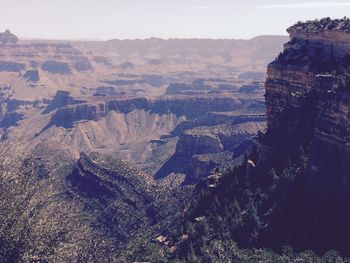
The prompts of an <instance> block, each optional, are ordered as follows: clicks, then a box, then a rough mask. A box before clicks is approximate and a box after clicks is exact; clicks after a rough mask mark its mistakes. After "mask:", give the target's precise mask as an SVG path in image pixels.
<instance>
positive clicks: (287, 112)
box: [266, 19, 350, 191]
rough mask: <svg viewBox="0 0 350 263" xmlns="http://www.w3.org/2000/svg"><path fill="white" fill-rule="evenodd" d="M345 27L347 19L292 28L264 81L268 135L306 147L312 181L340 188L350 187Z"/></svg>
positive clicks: (349, 62) (348, 36) (349, 45)
mask: <svg viewBox="0 0 350 263" xmlns="http://www.w3.org/2000/svg"><path fill="white" fill-rule="evenodd" d="M349 28H350V22H349V20H348V19H343V20H330V19H322V20H320V21H317V22H308V23H304V24H302V23H300V24H296V25H295V26H292V27H291V28H289V29H288V32H290V37H291V40H290V42H288V43H287V44H286V45H285V49H284V52H283V53H282V54H280V56H279V57H278V58H277V59H276V60H275V61H274V62H272V63H271V64H270V65H269V67H268V78H267V80H266V106H267V120H268V128H269V133H270V134H279V135H280V136H281V137H283V138H284V139H283V140H284V141H285V142H288V143H289V144H290V145H291V144H292V143H295V145H298V144H301V145H303V146H304V147H306V148H308V149H309V155H310V167H309V168H310V176H311V175H312V180H313V181H315V182H320V181H324V183H327V184H329V183H331V184H332V185H335V184H336V185H337V187H339V185H342V186H344V187H342V189H344V190H345V189H346V188H348V186H349V183H350V176H348V172H347V171H349V168H350V162H349V161H350V129H349V127H350V126H349V124H350V115H349V112H350V100H349V98H350V85H349V74H350V59H349V52H350V31H349ZM288 143H286V144H288ZM291 147H292V145H291ZM286 148H290V147H288V146H287V147H286ZM347 191H349V189H347Z"/></svg>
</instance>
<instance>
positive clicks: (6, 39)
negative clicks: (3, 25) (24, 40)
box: [0, 29, 18, 46]
mask: <svg viewBox="0 0 350 263" xmlns="http://www.w3.org/2000/svg"><path fill="white" fill-rule="evenodd" d="M17 42H18V38H17V37H16V36H15V35H14V34H12V33H11V32H10V30H8V29H7V30H6V31H5V32H4V33H0V46H5V45H15V44H16V43H17Z"/></svg>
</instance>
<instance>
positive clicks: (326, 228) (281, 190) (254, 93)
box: [0, 18, 350, 262]
mask: <svg viewBox="0 0 350 263" xmlns="http://www.w3.org/2000/svg"><path fill="white" fill-rule="evenodd" d="M287 32H288V33H289V39H286V38H285V37H278V36H261V37H257V38H254V39H251V40H200V39H196V40H192V39H190V40H181V39H169V40H162V39H157V38H152V39H146V40H110V41H68V42H65V43H60V42H58V41H42V42H40V43H39V42H37V41H35V40H25V41H24V40H20V39H18V38H17V37H16V36H14V35H12V33H11V32H10V31H6V32H5V33H2V34H0V44H1V52H2V53H1V57H0V58H1V59H0V80H1V83H0V86H1V89H0V94H1V97H0V131H1V145H0V146H1V147H0V156H2V158H0V169H1V171H2V174H3V176H2V177H0V180H1V184H0V194H1V195H2V196H6V200H5V201H6V202H5V201H3V200H2V199H0V208H1V209H2V210H3V211H5V213H0V217H1V219H2V220H0V230H1V231H0V245H2V244H4V248H5V249H3V250H2V251H1V253H2V254H0V258H3V259H5V260H4V261H6V260H7V261H11V260H13V259H15V260H17V261H20V260H22V259H25V260H27V261H28V262H33V261H35V260H37V259H40V260H43V261H48V262H50V261H53V260H54V259H58V261H62V262H97V261H101V262H143V261H148V262H236V261H237V262H348V259H346V258H345V257H348V256H350V250H349V246H348V244H349V242H350V238H349V237H350V227H349V224H348V222H349V220H350V212H349V211H348V209H347V205H348V203H349V201H350V190H349V189H350V187H349V181H350V178H349V173H348V171H349V169H350V128H349V127H350V126H349V125H350V123H349V120H350V89H349V87H350V81H349V80H350V19H348V18H342V19H330V18H323V19H320V20H313V21H306V22H298V23H296V24H295V25H293V26H291V27H289V28H288V29H287ZM282 44H284V45H283V49H282ZM271 61H272V62H271ZM266 68H267V70H266ZM265 71H266V73H265ZM11 157H12V158H11ZM9 201H10V205H8V204H7V202H9ZM13 211H18V214H19V215H16V216H13V215H14V213H15V212H13ZM48 215H50V216H48ZM57 218H58V219H61V220H63V221H64V223H58V222H57V220H58V219H57ZM8 222H10V223H8ZM18 229H19V230H18ZM38 233H40V234H38ZM72 244H74V245H72ZM52 248H54V249H52ZM25 260H24V261H25Z"/></svg>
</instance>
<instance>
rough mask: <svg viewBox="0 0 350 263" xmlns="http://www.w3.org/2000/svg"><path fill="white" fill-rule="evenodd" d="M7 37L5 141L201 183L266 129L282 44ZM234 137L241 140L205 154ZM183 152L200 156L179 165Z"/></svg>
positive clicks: (3, 59) (2, 58) (1, 89)
mask: <svg viewBox="0 0 350 263" xmlns="http://www.w3.org/2000/svg"><path fill="white" fill-rule="evenodd" d="M1 39H2V48H1V54H0V79H1V83H0V94H1V101H0V103H1V107H0V135H1V138H2V140H3V141H8V142H11V141H12V142H20V143H21V144H23V145H25V146H26V148H28V149H34V148H35V147H38V146H39V145H40V144H46V145H50V146H53V145H55V147H57V148H60V149H63V150H64V151H66V152H68V153H69V154H70V155H71V156H72V158H73V159H75V160H77V159H79V156H80V153H82V152H85V153H91V152H95V151H97V152H100V153H104V154H113V155H115V156H116V157H118V158H119V159H122V160H124V161H127V162H131V163H133V165H134V166H135V167H136V168H138V169H141V170H143V171H145V172H147V173H150V174H151V175H154V176H155V177H156V178H161V177H165V176H168V175H170V174H182V176H185V177H188V178H187V179H186V180H185V179H184V180H185V181H187V182H192V183H194V182H197V181H198V180H199V179H200V178H199V173H204V174H209V172H210V171H211V170H212V169H214V168H215V167H216V166H218V165H219V166H220V165H221V163H224V162H221V161H220V160H221V159H222V160H224V159H225V160H234V159H235V158H238V157H239V156H240V155H241V154H243V153H244V152H245V151H246V150H247V149H248V148H249V145H250V143H249V141H250V142H252V139H253V137H254V135H255V134H256V133H257V132H258V130H263V129H265V127H266V126H265V105H264V98H263V88H262V87H263V79H264V77H265V73H264V67H265V65H266V64H267V62H268V61H269V60H271V59H272V58H273V57H274V55H275V54H276V53H277V52H278V50H279V49H280V45H278V44H279V43H282V42H283V41H284V40H285V37H278V36H261V37H257V38H254V39H252V40H191V39H189V40H175V39H170V40H162V39H155V38H152V39H148V40H123V41H119V40H111V41H100V42H98V41H97V42H96V41H86V42H74V41H70V42H69V41H66V42H58V41H44V40H42V41H35V40H21V39H18V38H17V37H16V36H15V35H13V34H12V33H11V32H10V31H9V30H7V31H6V32H5V33H2V34H1ZM215 45H219V46H220V47H221V49H220V51H219V50H218V49H213V48H212V47H213V46H215ZM243 50H244V52H243ZM230 123H236V124H237V129H236V130H235V129H233V128H230V127H228V126H230ZM225 127H228V128H225ZM196 128H199V129H201V130H202V132H201V133H200V135H199V134H197V135H195V136H192V138H193V139H190V140H188V138H189V134H190V133H191V130H193V129H196ZM220 129H221V130H223V131H222V132H219V133H218V132H217V131H216V130H220ZM224 130H225V131H224ZM192 133H195V130H193V132H192ZM206 134H207V135H206ZM213 134H216V135H213ZM223 134H225V135H223ZM230 136H231V137H232V138H233V137H234V138H235V139H234V141H235V143H229V144H227V143H224V144H225V146H220V147H219V148H217V149H216V150H215V151H214V152H213V151H212V150H211V149H210V148H208V147H207V145H209V144H211V142H212V140H215V143H217V144H220V145H222V138H223V137H230ZM197 137H200V140H197V139H194V138H197ZM224 140H226V141H228V139H224ZM199 141H200V142H201V143H200V144H199V145H196V144H197V143H198V142H199ZM240 144H242V146H240ZM183 147H185V148H186V147H187V148H191V147H197V149H198V150H197V151H194V152H193V153H192V154H191V155H188V156H187V157H186V158H188V162H186V164H185V163H183V164H182V165H181V167H182V168H180V167H177V165H178V162H176V159H177V156H181V155H182V152H183V151H182V150H181V148H183ZM208 154H214V155H217V156H212V157H210V158H208V157H209V155H208ZM220 154H222V156H221V157H220ZM202 155H203V156H202ZM204 155H206V157H204ZM214 159H215V160H214ZM174 160H175V162H174ZM205 160H206V161H205ZM163 166H164V167H163ZM194 170H197V173H196V175H195V176H192V179H193V178H196V179H195V180H192V179H191V174H192V172H193V171H194Z"/></svg>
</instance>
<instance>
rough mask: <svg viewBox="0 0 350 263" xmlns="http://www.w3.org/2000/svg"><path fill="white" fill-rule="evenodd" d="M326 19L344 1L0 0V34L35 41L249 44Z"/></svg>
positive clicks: (347, 11) (344, 6) (340, 10)
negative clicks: (162, 40)
mask: <svg viewBox="0 0 350 263" xmlns="http://www.w3.org/2000/svg"><path fill="white" fill-rule="evenodd" d="M326 16H329V17H332V18H341V17H344V16H347V17H350V0H336V1H328V0H304V1H303V0H287V1H281V0H280V1H276V0H0V31H4V30H5V29H10V30H11V32H13V33H14V34H16V35H17V36H19V37H20V38H36V39H38V38H41V39H73V40H88V39H96V40H107V39H117V38H118V39H136V38H140V39H144V38H149V37H161V38H215V39H217V38H224V39H232V38H235V39H237V38H243V39H249V38H252V37H254V36H258V35H284V34H286V31H285V29H286V28H287V27H288V26H290V25H292V24H294V23H295V22H297V21H303V20H309V19H315V18H322V17H326Z"/></svg>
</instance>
